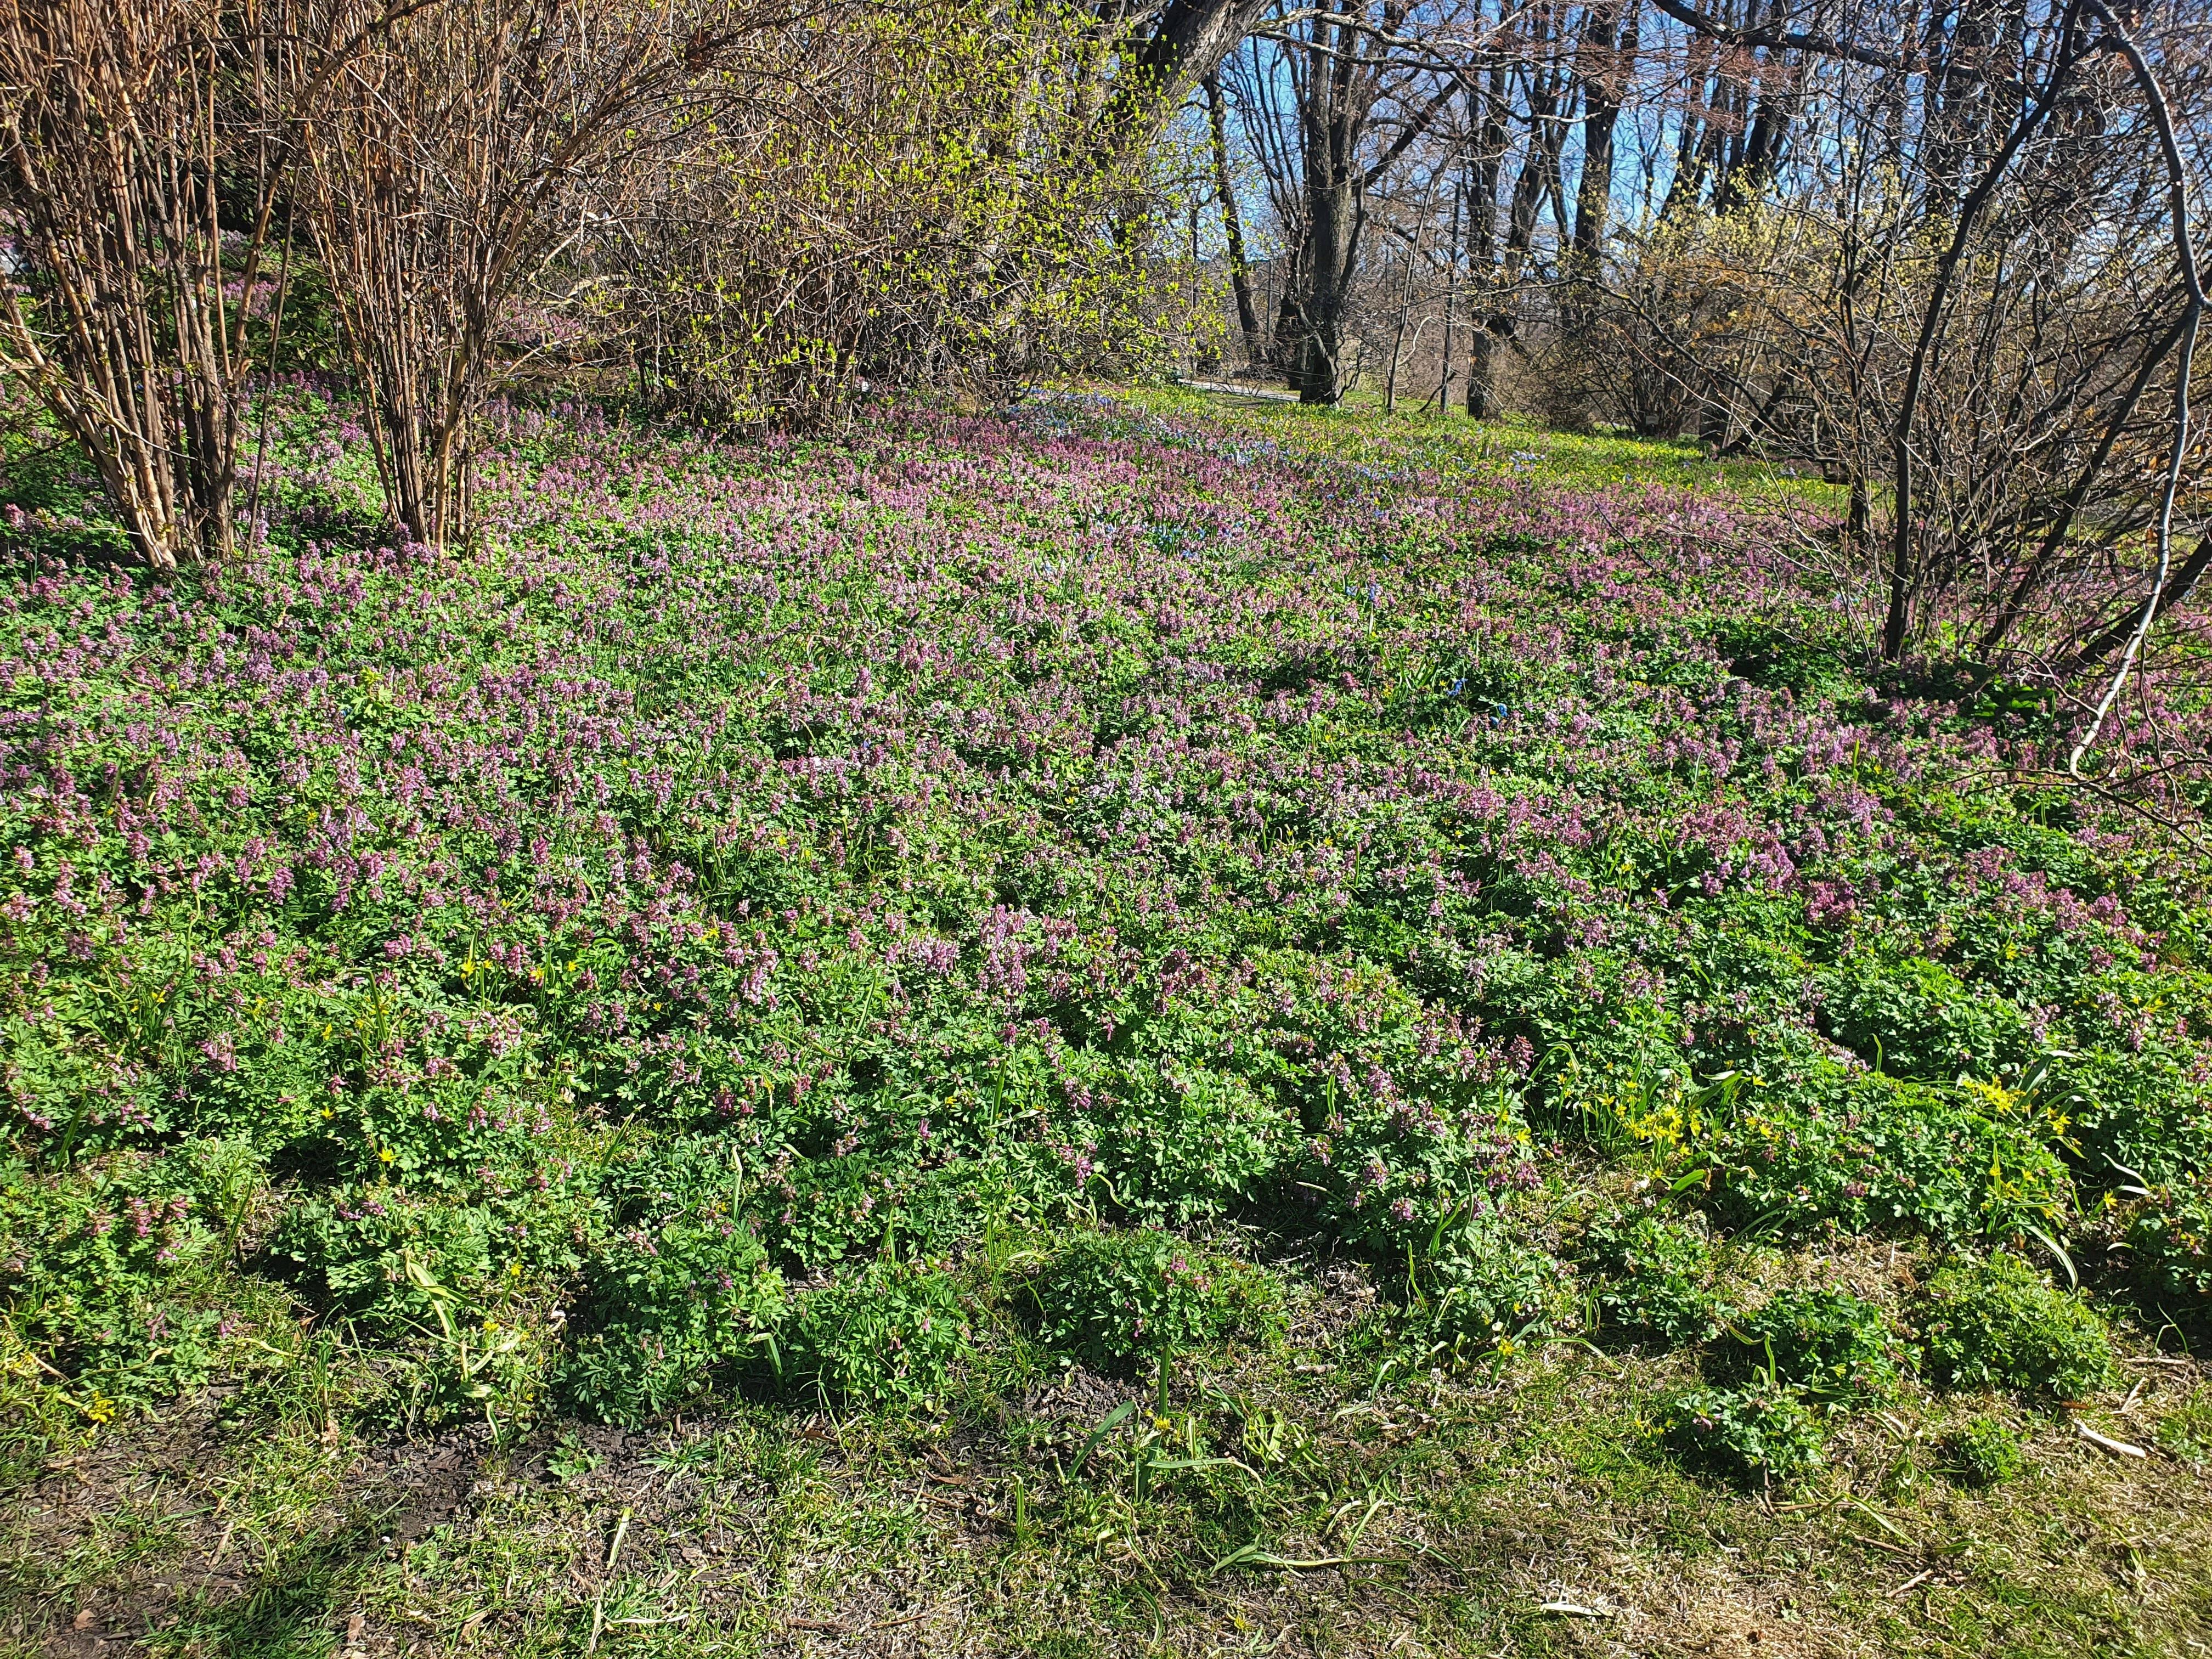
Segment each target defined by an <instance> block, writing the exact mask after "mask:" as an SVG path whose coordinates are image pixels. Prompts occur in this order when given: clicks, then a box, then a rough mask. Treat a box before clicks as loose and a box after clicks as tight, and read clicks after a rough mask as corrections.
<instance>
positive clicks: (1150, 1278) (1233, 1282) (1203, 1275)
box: [1030, 1227, 1282, 1376]
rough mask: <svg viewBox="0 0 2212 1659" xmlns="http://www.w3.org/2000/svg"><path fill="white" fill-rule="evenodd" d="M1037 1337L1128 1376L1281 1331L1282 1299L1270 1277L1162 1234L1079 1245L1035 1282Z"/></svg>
mask: <svg viewBox="0 0 2212 1659" xmlns="http://www.w3.org/2000/svg"><path fill="white" fill-rule="evenodd" d="M1030 1294H1031V1295H1032V1297H1034V1298H1035V1300H1036V1307H1037V1310H1038V1316H1037V1334H1038V1336H1039V1338H1040V1339H1041V1340H1042V1341H1043V1342H1045V1343H1046V1344H1047V1345H1048V1346H1050V1347H1053V1348H1054V1349H1057V1350H1059V1351H1060V1352H1064V1353H1068V1354H1072V1355H1073V1356H1074V1357H1075V1358H1079V1359H1081V1360H1082V1361H1083V1362H1084V1364H1087V1365H1089V1366H1091V1367H1092V1368H1093V1369H1094V1370H1101V1371H1108V1372H1114V1373H1118V1374H1121V1375H1125V1376H1126V1375H1128V1374H1130V1373H1132V1372H1133V1371H1135V1370H1139V1369H1140V1368H1141V1366H1142V1365H1143V1364H1146V1363H1149V1362H1152V1361H1156V1360H1158V1359H1159V1358H1163V1357H1165V1356H1168V1355H1172V1354H1176V1353H1179V1352H1182V1351H1184V1350H1186V1349H1188V1348H1194V1347H1197V1346H1201V1345H1203V1344H1206V1343H1209V1342H1212V1341H1216V1340H1219V1339H1221V1338H1223V1337H1225V1336H1228V1335H1230V1334H1232V1333H1236V1332H1250V1333H1255V1334H1267V1333H1271V1332H1273V1331H1274V1330H1275V1329H1277V1328H1279V1326H1280V1324H1281V1322H1282V1292H1281V1290H1280V1287H1279V1286H1278V1285H1276V1283H1275V1281H1274V1279H1273V1277H1272V1276H1271V1275H1270V1274H1268V1273H1267V1272H1265V1271H1264V1270H1263V1269H1261V1268H1258V1267H1250V1266H1248V1265H1246V1264H1245V1263H1243V1262H1240V1261H1234V1260H1232V1259H1231V1258H1230V1257H1227V1256H1223V1255H1214V1254H1212V1253H1211V1252H1208V1251H1205V1250H1200V1249H1195V1248H1194V1247H1193V1246H1191V1245H1188V1244H1186V1243H1183V1242H1182V1240H1180V1239H1178V1238H1176V1237H1174V1236H1173V1235H1172V1234H1169V1233H1164V1232H1161V1231H1158V1230H1157V1229H1155V1228H1151V1227H1146V1228H1140V1229H1139V1230H1138V1231H1135V1232H1129V1233H1088V1234H1084V1235H1080V1236H1079V1237H1076V1238H1075V1239H1073V1241H1072V1242H1070V1243H1068V1244H1067V1245H1066V1248H1064V1249H1062V1250H1061V1251H1060V1254H1059V1255H1058V1256H1057V1257H1056V1258H1055V1259H1054V1261H1053V1262H1052V1263H1051V1264H1050V1265H1049V1266H1048V1267H1046V1268H1045V1269H1044V1271H1043V1272H1042V1273H1039V1274H1037V1275H1036V1277H1035V1278H1034V1279H1031V1281H1030Z"/></svg>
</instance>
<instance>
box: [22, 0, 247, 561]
mask: <svg viewBox="0 0 2212 1659" xmlns="http://www.w3.org/2000/svg"><path fill="white" fill-rule="evenodd" d="M275 88H276V77H275V73H274V66H273V64H272V61H271V55H270V41H269V39H268V36H267V33H266V32H265V30H264V27H263V20H262V18H261V16H260V15H259V14H258V13H257V12H256V11H255V10H253V9H252V8H251V7H250V6H249V7H243V8H240V7H233V6H228V5H225V4H222V3H221V0H10V3H8V4H6V5H5V6H4V7H0V147H4V149H5V151H6V154H5V155H4V157H0V224H3V225H4V232H5V234H6V235H7V236H8V238H9V241H10V244H11V253H12V258H11V261H10V265H11V269H10V272H9V282H8V284H7V292H6V299H5V303H4V306H0V344H4V347H5V349H6V351H7V353H8V355H9V357H10V358H11V359H12V362H11V363H10V365H9V367H10V368H11V369H12V370H13V371H14V372H15V373H16V374H20V375H21V376H23V377H24V379H25V380H27V382H28V383H29V385H30V386H31V387H32V388H33V391H34V392H36V394H37V396H38V397H39V398H40V399H41V400H42V401H43V402H44V403H45V404H46V406H47V408H48V409H49V410H52V414H53V416H54V418H55V419H56V420H57V421H58V422H59V423H60V425H61V426H62V428H63V429H64V431H66V432H67V433H68V434H69V435H70V437H71V438H73V439H74V440H75V441H76V443H77V444H78V445H79V446H80V447H82V449H83V451H84V453H85V454H86V456H87V457H88V459H90V460H91V462H92V463H93V465H94V466H95V467H96V468H97V469H98V471H99V472H100V479H101V481H102V483H104V484H105V485H106V489H107V493H108V495H110V497H111V498H112V501H113V502H114V505H115V507H116V509H117V511H118V513H119V514H120V515H121V517H122V520H123V524H124V527H125V531H126V532H127V533H128V534H129V536H130V538H131V544H132V546H133V548H134V549H135V550H136V551H137V555H138V556H140V557H141V558H143V559H144V560H145V561H146V562H148V563H149V564H150V565H153V566H155V568H161V569H172V568H175V567H176V566H177V565H179V563H184V564H191V563H196V562H199V561H201V560H203V559H206V558H211V557H214V556H217V555H219V554H221V553H222V552H223V551H224V550H227V549H228V547H229V546H230V544H231V539H232V533H233V532H232V514H231V503H232V496H233V494H234V488H235V484H236V481H237V477H238V453H239V442H240V422H241V407H242V405H241V398H240V392H241V386H242V383H243V380H244V376H245V374H246V368H247V363H246V313H247V310H248V307H249V305H250V303H251V300H252V295H253V292H254V289H255V285H256V283H257V281H258V277H259V276H260V274H261V270H262V267H263V258H264V253H265V252H266V251H267V246H268V240H269V234H270V224H271V214H270V208H271V205H272V203H273V201H274V197H275V191H276V187H277V182H278V177H279V172H280V168H279V166H278V163H277V160H276V155H275V152H274V151H273V150H272V149H271V147H270V145H269V144H268V143H266V142H264V138H265V118H266V115H267V113H268V109H269V106H270V102H271V100H272V98H273V95H274V91H275ZM226 197H227V198H228V200H227V201H226Z"/></svg>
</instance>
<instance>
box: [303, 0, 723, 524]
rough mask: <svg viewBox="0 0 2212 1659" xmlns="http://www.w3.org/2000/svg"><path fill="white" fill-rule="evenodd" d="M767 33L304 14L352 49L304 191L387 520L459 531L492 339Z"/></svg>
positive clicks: (663, 8) (474, 0)
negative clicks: (684, 99) (690, 109)
mask: <svg viewBox="0 0 2212 1659" xmlns="http://www.w3.org/2000/svg"><path fill="white" fill-rule="evenodd" d="M763 21H764V20H762V19H759V18H757V17H754V16H750V15H741V14H739V13H738V12H736V11H735V10H733V9H731V8H729V7H726V6H722V5H720V4H717V3H714V0H705V3H703V4H691V3H688V0H603V3H596V4H593V5H591V6H577V5H572V4H568V3H565V0H439V3H437V4H435V5H429V6H424V7H422V8H421V9H414V10H410V11H408V12H406V13H404V15H390V14H387V13H386V12H384V11H382V10H381V9H380V7H379V5H378V3H377V0H302V11H301V33H300V36H299V38H298V44H297V46H296V48H295V50H296V51H297V52H299V53H301V56H302V58H304V59H305V60H306V61H305V62H304V63H303V64H302V65H301V71H300V73H299V74H298V76H296V78H297V79H299V80H301V81H303V82H304V81H309V80H312V79H313V78H314V76H313V72H312V70H310V68H309V66H310V65H312V64H313V62H314V59H315V58H316V55H317V54H318V52H320V51H322V50H324V49H325V48H324V46H322V45H321V44H320V43H327V42H332V41H341V42H352V41H356V40H357V41H359V42H360V45H359V46H357V47H350V48H349V49H347V50H346V51H345V53H344V56H343V59H342V60H341V61H338V62H337V63H335V64H331V66H330V68H329V70H328V72H327V74H326V76H325V79H326V80H327V90H326V91H325V92H324V93H323V94H321V95H320V96H319V98H318V100H316V105H315V107H314V108H313V109H312V110H311V111H301V112H300V114H301V117H302V118H301V119H300V120H299V121H297V123H296V124H295V131H296V132H297V134H298V137H299V150H300V161H301V181H300V185H299V189H300V193H301V198H302V202H303V205H304V208H305V210H306V215H307V222H308V224H309V226H310V228H311V230H312V234H313V240H314V245H315V248H316V252H317V253H318V255H319V258H320V260H321V262H322V264H323V267H324V271H325V276H327V278H328V280H329V283H330V285H331V292H332V295H333V296H334V299H335V301H336V305H337V315H338V319H339V324H340V329H341V332H342V335H343V340H344V343H345V348H346V351H347V354H348V356H349V358H350V360H351V364H352V368H353V370H354V374H355V378H356V382H357V383H358V386H359V387H360V389H361V392H362V395H363V397H364V398H365V399H366V401H367V402H368V405H369V408H370V410H371V411H372V413H373V415H374V421H373V422H371V426H370V430H371V434H372V436H373V438H374V445H375V451H376V464H377V470H378V473H379V475H380V478H381V480H382V483H383V485H384V489H385V495H386V501H387V502H388V504H389V506H390V507H391V510H392V513H393V515H394V516H395V517H396V518H397V519H398V520H399V521H400V522H401V523H402V524H404V526H405V527H406V529H407V531H408V532H409V533H410V534H411V535H412V536H414V537H415V538H416V539H417V540H418V541H422V542H424V543H428V544H432V545H442V544H445V543H446V542H447V541H448V540H449V539H451V538H453V537H454V536H455V535H457V534H458V533H459V532H460V531H461V528H462V526H463V525H464V523H465V520H466V515H467V508H468V488H469V466H468V463H469V434H470V428H471V422H472V421H473V419H474V418H475V416H476V415H477V412H478V410H480V408H481V406H482V404H483V398H484V395H485V392H486V391H487V388H488V386H489V370H490V368H491V367H492V364H493V352H494V347H495V342H496V340H497V337H498V335H499V333H500V331H501V328H502V326H503V325H505V324H506V323H507V320H508V319H509V317H510V315H511V313H512V312H513V307H514V306H515V305H516V303H517V301H518V298H519V296H520V295H521V294H522V293H523V292H524V290H525V289H526V286H527V285H528V284H530V283H532V282H533V281H535V280H536V279H538V277H539V276H540V275H541V274H542V273H543V272H544V269H545V267H546V266H547V264H548V263H549V262H550V260H552V259H553V258H555V257H556V255H558V254H559V253H560V252H562V249H563V248H564V247H566V246H569V245H571V244H572V243H573V242H574V240H576V239H577V238H579V237H580V236H582V235H584V234H588V232H589V230H590V228H592V225H593V224H594V223H595V222H599V221H602V220H605V219H609V218H612V217H616V216H619V214H620V213H621V211H622V210H623V198H624V197H625V195H626V193H627V192H629V191H631V190H632V189H633V188H634V176H635V173H637V172H639V171H641V170H643V169H644V168H646V167H647V166H649V165H650V164H651V163H652V161H653V160H654V159H655V156H656V155H657V152H658V150H659V148H660V147H661V146H662V145H663V144H664V143H665V135H666V132H667V131H668V128H669V125H670V120H669V117H668V113H667V109H666V107H665V106H666V104H667V102H668V100H671V98H678V99H679V100H680V96H681V94H682V92H683V90H684V89H685V88H690V87H692V86H694V85H696V84H697V83H698V82H701V81H702V80H705V79H708V78H710V77H713V76H717V75H720V74H723V73H726V72H728V70H729V66H730V64H732V61H733V60H737V59H741V58H742V57H743V54H744V51H745V49H746V47H747V45H748V43H749V40H750V36H751V34H752V33H753V32H754V30H755V29H756V27H758V26H759V25H760V24H761V23H762V22H763Z"/></svg>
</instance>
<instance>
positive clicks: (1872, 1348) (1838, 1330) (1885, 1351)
mask: <svg viewBox="0 0 2212 1659" xmlns="http://www.w3.org/2000/svg"><path fill="white" fill-rule="evenodd" d="M1735 1331H1736V1334H1738V1335H1739V1336H1740V1337H1741V1339H1742V1342H1741V1344H1740V1345H1737V1346H1735V1352H1734V1354H1733V1355H1731V1358H1732V1360H1733V1361H1734V1369H1735V1370H1747V1369H1753V1370H1755V1369H1759V1368H1762V1367H1766V1366H1768V1365H1770V1364H1771V1368H1772V1370H1773V1374H1774V1376H1776V1377H1777V1378H1778V1379H1779V1380H1781V1381H1783V1382H1786V1383H1794V1384H1796V1386H1797V1387H1799V1388H1802V1389H1804V1390H1805V1391H1806V1393H1807V1394H1808V1395H1812V1396H1814V1398H1817V1399H1825V1400H1830V1401H1836V1402H1838V1403H1839V1404H1840V1403H1850V1402H1856V1401H1863V1400H1869V1399H1875V1398H1878V1397H1879V1396H1881V1395H1886V1394H1887V1393H1889V1392H1890V1390H1891V1389H1894V1388H1895V1387H1896V1386H1897V1383H1898V1378H1899V1371H1900V1369H1901V1367H1902V1366H1903V1364H1904V1362H1905V1357H1906V1356H1905V1345H1904V1344H1903V1343H1901V1342H1899V1340H1897V1339H1896V1338H1895V1337H1894V1336H1893V1335H1892V1334H1890V1330H1889V1326H1888V1322H1887V1321H1886V1320H1885V1319H1884V1318H1883V1317H1882V1312H1881V1309H1879V1308H1877V1307H1875V1305H1874V1304H1872V1303H1870V1302H1866V1301H1863V1300H1861V1299H1860V1298H1859V1297H1856V1296H1853V1295H1852V1294H1850V1291H1831V1290H1817V1289H1813V1288H1809V1287H1804V1288H1793V1289H1790V1290H1785V1291H1779V1292H1778V1293H1777V1294H1776V1295H1775V1296H1774V1297H1772V1298H1771V1299H1770V1300H1769V1301H1768V1302H1767V1304H1765V1306H1764V1307H1762V1308H1760V1309H1759V1310H1757V1311H1756V1312H1754V1313H1752V1314H1748V1315H1747V1316H1745V1317H1744V1318H1743V1319H1742V1320H1741V1322H1738V1324H1737V1325H1736V1327H1735ZM1770 1356H1771V1358H1770Z"/></svg>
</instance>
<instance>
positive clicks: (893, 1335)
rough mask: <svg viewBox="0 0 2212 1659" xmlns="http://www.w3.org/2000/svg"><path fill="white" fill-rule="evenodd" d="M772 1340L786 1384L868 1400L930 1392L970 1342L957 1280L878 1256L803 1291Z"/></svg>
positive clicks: (891, 1400) (887, 1402) (908, 1398)
mask: <svg viewBox="0 0 2212 1659" xmlns="http://www.w3.org/2000/svg"><path fill="white" fill-rule="evenodd" d="M778 1340H779V1341H780V1343H781V1347H780V1348H779V1349H777V1350H774V1351H772V1363H778V1364H781V1370H782V1374H783V1382H784V1385H785V1387H786V1389H788V1390H790V1391H792V1392H793V1393H796V1394H798V1395H800V1396H801V1397H802V1398H804V1397H810V1396H811V1397H812V1398H814V1399H817V1400H821V1401H839V1402H842V1403H843V1404H846V1405H848V1406H855V1407H870V1408H904V1407H912V1406H915V1405H917V1404H920V1403H921V1402H922V1401H927V1400H930V1399H933V1398H934V1397H935V1396H936V1395H939V1394H941V1393H942V1392H943V1391H944V1389H945V1382H946V1379H947V1378H948V1377H949V1376H950V1375H951V1370H952V1367H953V1366H954V1365H955V1364H957V1363H958V1362H959V1361H960V1359H961V1358H963V1356H965V1355H966V1354H967V1353H968V1352H969V1351H970V1348H971V1338H970V1334H969V1325H968V1316H967V1310H966V1306H965V1298H964V1297H963V1295H962V1293H961V1290H960V1286H959V1284H958V1282H957V1280H955V1279H953V1278H952V1277H951V1275H949V1274H947V1273H944V1272H942V1271H940V1270H939V1269H936V1268H933V1267H925V1266H921V1265H919V1264H915V1263H902V1262H895V1261H887V1260H884V1259H881V1258H878V1260H876V1261H871V1262H869V1263H868V1264H867V1265H866V1267H862V1268H861V1269H860V1271H858V1272H857V1273H849V1274H848V1276H847V1277H845V1278H843V1279H838V1280H836V1282H834V1283H832V1284H830V1285H826V1286H824V1287H823V1289H821V1290H818V1291H813V1292H811V1294H809V1295H808V1296H806V1297H804V1298H802V1299H801V1300H800V1302H799V1305H798V1309H797V1310H796V1311H795V1312H794V1313H793V1316H792V1317H791V1320H790V1322H789V1323H788V1324H787V1326H786V1327H785V1328H784V1331H783V1332H782V1333H781V1335H780V1337H779V1339H778Z"/></svg>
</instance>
